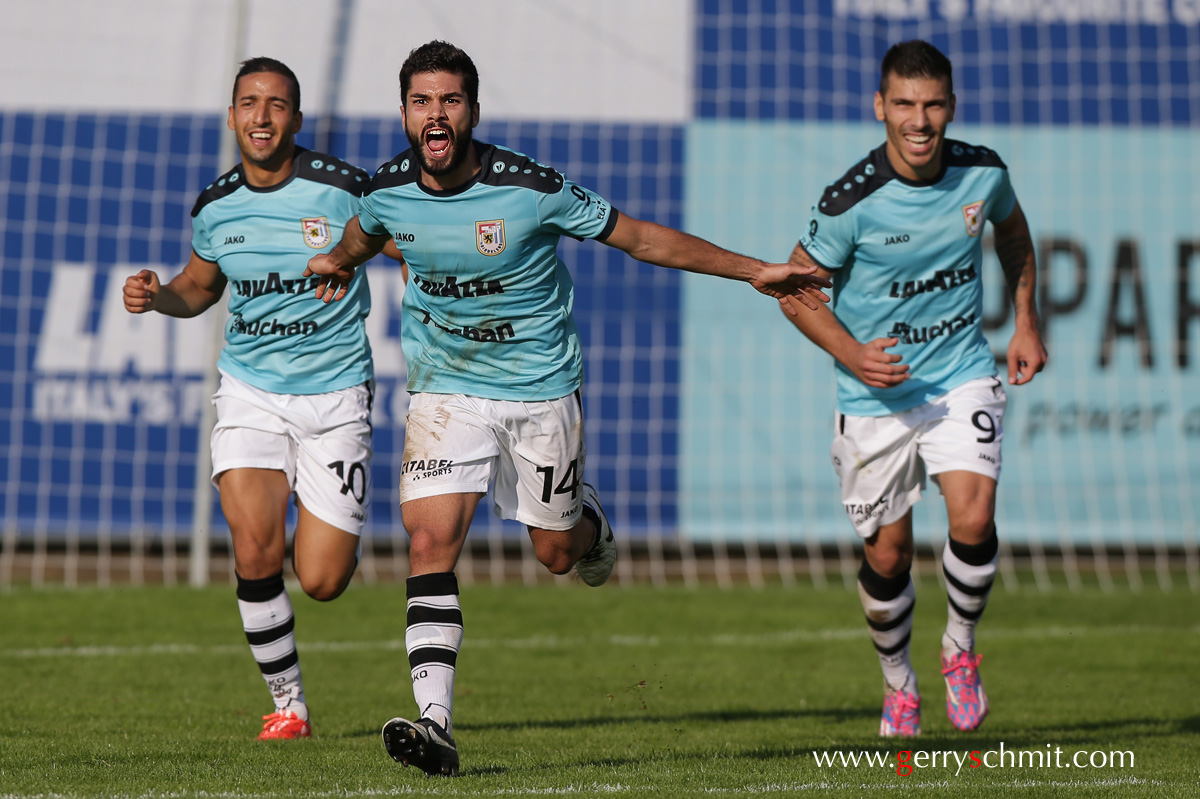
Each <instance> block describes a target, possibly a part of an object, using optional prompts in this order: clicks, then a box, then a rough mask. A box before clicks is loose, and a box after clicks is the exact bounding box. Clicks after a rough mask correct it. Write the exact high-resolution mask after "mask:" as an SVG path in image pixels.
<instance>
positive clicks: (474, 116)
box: [471, 103, 479, 130]
mask: <svg viewBox="0 0 1200 799" xmlns="http://www.w3.org/2000/svg"><path fill="white" fill-rule="evenodd" d="M478 124H479V103H475V107H474V108H472V109H471V130H474V129H475V127H476V126H477V125H478Z"/></svg>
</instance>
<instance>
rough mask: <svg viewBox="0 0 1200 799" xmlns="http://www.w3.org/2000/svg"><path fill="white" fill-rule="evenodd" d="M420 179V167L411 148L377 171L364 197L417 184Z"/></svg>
mask: <svg viewBox="0 0 1200 799" xmlns="http://www.w3.org/2000/svg"><path fill="white" fill-rule="evenodd" d="M420 177H421V169H420V166H419V165H418V164H417V159H416V158H415V157H414V156H413V151H412V149H411V148H410V149H408V150H405V151H404V152H402V153H400V154H399V155H398V156H396V157H395V158H393V159H392V160H391V161H388V162H387V163H386V164H384V165H383V166H381V167H379V169H376V170H375V175H374V176H373V177H372V178H371V183H370V185H369V186H367V188H366V190H365V191H364V192H363V196H364V197H366V196H367V195H368V194H370V193H371V192H373V191H378V190H380V189H391V188H394V187H396V186H404V185H406V184H408V183H416V182H417V180H418V179H419V178H420Z"/></svg>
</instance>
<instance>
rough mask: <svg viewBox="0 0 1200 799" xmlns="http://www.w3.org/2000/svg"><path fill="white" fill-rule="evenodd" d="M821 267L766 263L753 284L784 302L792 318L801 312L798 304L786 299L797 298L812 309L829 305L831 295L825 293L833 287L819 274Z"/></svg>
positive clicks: (752, 281) (784, 308)
mask: <svg viewBox="0 0 1200 799" xmlns="http://www.w3.org/2000/svg"><path fill="white" fill-rule="evenodd" d="M816 271H817V267H815V266H812V265H801V264H764V265H763V269H762V271H761V272H759V274H758V277H756V278H755V279H754V280H751V281H750V285H752V286H754V288H755V289H756V290H758V291H760V292H762V293H763V294H766V295H767V296H768V297H774V298H775V299H777V300H779V301H780V303H779V304H780V305H781V306H782V307H783V310H784V311H785V312H786V313H787V314H789V315H790V316H795V315H796V314H798V313H799V312H800V310H799V308H798V306H797V305H796V303H795V302H784V301H783V300H784V298H785V297H794V298H796V300H798V301H799V302H801V303H803V304H804V305H805V306H807V307H808V308H810V309H811V310H814V311H815V310H817V309H818V308H820V307H821V304H822V303H826V302H829V295H828V294H826V293H825V292H823V291H821V289H823V288H829V287H830V286H832V285H833V283H831V282H830V281H829V280H827V279H826V278H823V277H821V276H820V275H818V274H816Z"/></svg>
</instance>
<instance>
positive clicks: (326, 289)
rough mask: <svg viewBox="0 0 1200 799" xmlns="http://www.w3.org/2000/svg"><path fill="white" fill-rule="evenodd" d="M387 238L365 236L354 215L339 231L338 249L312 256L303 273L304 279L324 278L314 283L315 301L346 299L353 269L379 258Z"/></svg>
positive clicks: (388, 238)
mask: <svg viewBox="0 0 1200 799" xmlns="http://www.w3.org/2000/svg"><path fill="white" fill-rule="evenodd" d="M390 239H391V237H390V236H388V235H387V234H386V233H385V234H383V235H381V236H368V235H367V234H366V232H365V231H363V229H362V225H360V224H359V222H358V217H357V216H356V217H354V218H353V219H351V220H350V221H349V222H347V223H346V229H345V230H344V231H343V232H342V240H341V241H339V242H338V243H337V246H336V247H334V248H333V249H332V250H330V251H329V252H322V253H318V254H316V255H314V256H313V257H312V258H310V259H309V261H308V268H307V269H305V270H304V276H305V277H308V276H309V275H320V276H321V277H322V278H323V280H321V282H320V283H318V284H317V293H316V297H317V299H318V300H323V301H325V302H329V301H330V300H340V299H341V298H342V297H345V296H346V290H347V288H349V286H350V280H351V278H353V277H354V270H355V269H357V268H358V267H359V266H360V265H362V264H364V263H366V262H367V261H369V260H371V259H372V258H374V257H375V256H376V255H378V254H379V251H380V250H382V249H383V247H384V245H385V244H387V243H388V241H389V240H390ZM397 252H399V251H398V250H397ZM392 257H395V256H392Z"/></svg>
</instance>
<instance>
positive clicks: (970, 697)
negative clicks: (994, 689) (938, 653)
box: [942, 652, 988, 731]
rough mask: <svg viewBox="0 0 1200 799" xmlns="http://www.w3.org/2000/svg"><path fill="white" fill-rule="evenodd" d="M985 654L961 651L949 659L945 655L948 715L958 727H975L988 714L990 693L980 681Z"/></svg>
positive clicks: (944, 673)
mask: <svg viewBox="0 0 1200 799" xmlns="http://www.w3.org/2000/svg"><path fill="white" fill-rule="evenodd" d="M981 660H983V655H972V654H971V653H970V652H957V653H955V654H954V656H953V657H950V658H949V659H947V658H945V657H943V658H942V674H943V675H945V677H946V715H947V716H949V717H950V723H951V724H953V725H954V728H955V729H958V730H964V731H969V730H974V729H977V728H978V727H979V725H980V724H982V723H983V720H984V719H985V718H986V717H987V714H988V700H987V694H986V693H985V692H984V690H983V683H981V682H980V681H979V661H981Z"/></svg>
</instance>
